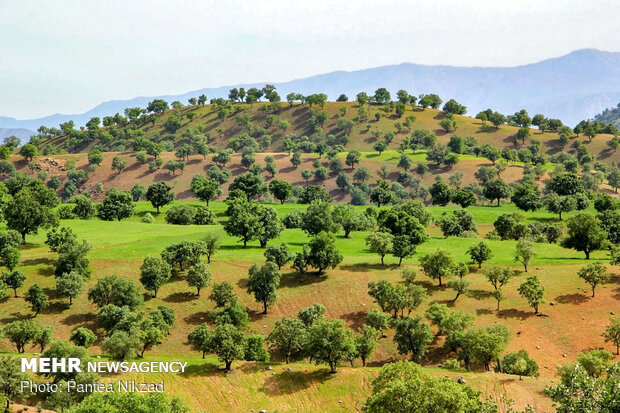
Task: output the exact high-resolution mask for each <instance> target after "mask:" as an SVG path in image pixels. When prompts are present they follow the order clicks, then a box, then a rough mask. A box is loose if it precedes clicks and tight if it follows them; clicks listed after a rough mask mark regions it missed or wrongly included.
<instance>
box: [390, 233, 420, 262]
mask: <svg viewBox="0 0 620 413" xmlns="http://www.w3.org/2000/svg"><path fill="white" fill-rule="evenodd" d="M415 250H416V243H415V242H414V240H413V239H412V237H410V236H408V235H398V236H396V237H394V239H393V240H392V255H394V256H395V257H397V258H398V266H399V267H400V266H401V264H402V263H403V259H405V258H409V257H411V256H413V254H415Z"/></svg>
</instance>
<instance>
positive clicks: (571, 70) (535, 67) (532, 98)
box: [0, 49, 620, 130]
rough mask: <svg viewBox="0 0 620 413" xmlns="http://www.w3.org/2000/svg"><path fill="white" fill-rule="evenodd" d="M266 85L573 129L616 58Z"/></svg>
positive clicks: (615, 72)
mask: <svg viewBox="0 0 620 413" xmlns="http://www.w3.org/2000/svg"><path fill="white" fill-rule="evenodd" d="M264 83H265V82H262V83H260V84H239V85H231V86H222V87H217V88H204V89H200V90H195V91H190V92H187V93H184V94H181V95H164V96H156V97H153V96H151V97H136V98H134V99H129V100H114V101H109V102H105V103H102V104H100V105H98V106H96V107H94V108H92V109H90V110H88V111H86V112H84V113H80V114H55V115H50V116H46V117H43V118H37V119H24V120H17V119H14V118H7V117H0V127H4V128H17V127H20V128H26V129H32V130H36V129H37V128H38V127H39V126H41V125H45V126H47V127H53V126H57V125H58V124H59V123H62V122H66V121H68V120H74V121H75V122H76V124H77V125H84V124H85V123H86V122H87V121H88V120H89V119H90V118H92V117H95V116H98V117H103V116H106V115H110V114H114V113H123V110H124V109H125V108H127V107H145V106H146V104H147V102H149V101H151V100H153V99H154V98H161V99H165V100H168V101H173V100H179V101H181V102H186V101H187V99H189V98H191V97H195V96H198V95H200V94H205V95H207V97H208V98H218V97H221V98H226V97H228V91H229V89H231V88H232V87H245V88H246V89H248V88H250V87H262V86H263V85H264ZM267 83H273V84H274V85H275V86H276V87H277V89H278V90H279V92H280V94H281V95H282V96H286V94H288V93H290V92H296V93H303V94H311V93H321V92H322V93H326V94H327V95H328V97H329V98H330V99H331V100H335V99H336V98H337V97H338V96H339V95H340V94H341V93H345V94H346V95H348V96H349V97H351V98H352V97H354V96H355V95H356V94H357V93H358V92H361V91H366V92H368V93H371V92H374V91H375V90H376V89H377V88H379V87H385V88H387V89H388V90H389V91H390V92H392V93H394V94H395V93H396V91H397V90H398V89H406V90H409V91H410V92H411V93H413V94H416V95H417V94H419V93H437V94H439V95H440V96H441V97H442V98H444V99H445V100H447V99H449V98H455V99H457V100H458V101H460V102H462V103H463V104H465V105H466V106H468V109H469V113H473V114H475V113H476V112H478V111H480V110H484V109H486V108H488V107H491V108H493V109H494V110H498V111H500V112H502V113H513V112H516V111H518V110H520V109H522V108H525V109H527V110H528V112H530V113H531V114H535V113H543V114H544V115H546V116H548V117H551V118H559V119H562V120H563V121H564V123H566V124H568V125H571V126H574V125H575V124H576V123H577V122H579V121H581V120H582V119H588V118H592V117H593V116H594V115H596V114H597V113H599V112H601V111H602V110H603V109H604V108H606V107H610V106H613V105H615V104H616V103H617V102H618V101H620V53H614V52H603V51H599V50H593V49H584V50H578V51H575V52H572V53H570V54H568V55H565V56H561V57H557V58H553V59H547V60H543V61H541V62H537V63H532V64H527V65H522V66H517V67H455V66H432V65H420V64H415V63H402V64H400V65H390V66H381V67H377V68H371V69H364V70H358V71H353V72H345V71H338V72H333V73H326V74H320V75H316V76H311V77H308V78H304V79H296V80H292V81H288V82H267Z"/></svg>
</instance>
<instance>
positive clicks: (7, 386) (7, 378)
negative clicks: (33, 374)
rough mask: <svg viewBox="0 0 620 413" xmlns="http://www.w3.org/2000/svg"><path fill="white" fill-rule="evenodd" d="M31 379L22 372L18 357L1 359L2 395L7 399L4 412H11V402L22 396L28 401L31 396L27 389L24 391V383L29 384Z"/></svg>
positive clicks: (0, 378) (0, 391) (0, 380)
mask: <svg viewBox="0 0 620 413" xmlns="http://www.w3.org/2000/svg"><path fill="white" fill-rule="evenodd" d="M29 379H30V377H29V376H28V374H27V373H23V372H22V371H21V370H20V364H19V360H18V358H17V357H11V356H2V357H1V358H0V394H2V396H3V397H4V398H5V404H4V411H5V412H10V411H11V407H10V406H11V400H13V399H15V397H17V396H20V397H21V398H23V399H26V398H27V397H28V396H29V394H30V393H29V391H28V390H27V389H23V390H22V383H24V382H28V380H29Z"/></svg>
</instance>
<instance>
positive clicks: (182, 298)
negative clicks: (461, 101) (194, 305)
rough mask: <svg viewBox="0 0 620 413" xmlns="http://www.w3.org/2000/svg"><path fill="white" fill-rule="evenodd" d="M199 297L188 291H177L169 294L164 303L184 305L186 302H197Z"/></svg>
mask: <svg viewBox="0 0 620 413" xmlns="http://www.w3.org/2000/svg"><path fill="white" fill-rule="evenodd" d="M198 298H199V297H198V296H197V295H196V294H194V293H192V292H189V291H179V292H176V293H173V294H170V295H169V296H168V297H166V298H164V301H165V302H167V303H184V302H188V301H193V300H197V299H198Z"/></svg>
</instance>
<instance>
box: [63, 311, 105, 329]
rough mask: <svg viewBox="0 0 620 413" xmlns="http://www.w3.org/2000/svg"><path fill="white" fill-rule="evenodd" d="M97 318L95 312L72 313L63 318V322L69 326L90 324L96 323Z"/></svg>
mask: <svg viewBox="0 0 620 413" xmlns="http://www.w3.org/2000/svg"><path fill="white" fill-rule="evenodd" d="M96 320H97V316H96V315H95V314H93V313H82V314H71V315H68V316H67V317H65V318H64V319H63V320H62V323H63V324H64V325H67V326H72V325H76V324H81V325H84V324H90V325H94V324H95V322H96Z"/></svg>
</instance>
